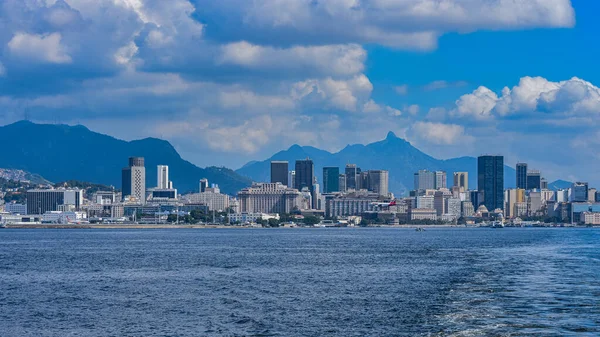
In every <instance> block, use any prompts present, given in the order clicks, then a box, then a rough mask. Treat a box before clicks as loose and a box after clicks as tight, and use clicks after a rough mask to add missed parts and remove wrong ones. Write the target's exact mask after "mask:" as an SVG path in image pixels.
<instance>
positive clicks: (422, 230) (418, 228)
mask: <svg viewBox="0 0 600 337" xmlns="http://www.w3.org/2000/svg"><path fill="white" fill-rule="evenodd" d="M415 231H417V232H424V231H425V229H424V228H421V227H417V228H415Z"/></svg>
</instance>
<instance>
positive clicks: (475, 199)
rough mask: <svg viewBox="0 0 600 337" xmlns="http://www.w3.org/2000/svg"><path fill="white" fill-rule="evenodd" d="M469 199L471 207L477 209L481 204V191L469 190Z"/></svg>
mask: <svg viewBox="0 0 600 337" xmlns="http://www.w3.org/2000/svg"><path fill="white" fill-rule="evenodd" d="M469 200H471V203H472V204H473V207H475V209H477V208H478V207H479V206H481V203H482V202H483V196H482V193H481V192H479V191H469Z"/></svg>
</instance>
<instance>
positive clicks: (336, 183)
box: [323, 167, 340, 193]
mask: <svg viewBox="0 0 600 337" xmlns="http://www.w3.org/2000/svg"><path fill="white" fill-rule="evenodd" d="M339 191H340V168H339V167H323V193H333V192H339Z"/></svg>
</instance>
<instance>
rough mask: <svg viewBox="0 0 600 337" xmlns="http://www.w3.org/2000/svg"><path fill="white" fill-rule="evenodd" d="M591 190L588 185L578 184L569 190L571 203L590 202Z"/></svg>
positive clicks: (574, 184)
mask: <svg viewBox="0 0 600 337" xmlns="http://www.w3.org/2000/svg"><path fill="white" fill-rule="evenodd" d="M588 194H589V188H588V183H582V182H576V183H573V184H572V185H571V188H570V189H569V201H572V202H586V201H588Z"/></svg>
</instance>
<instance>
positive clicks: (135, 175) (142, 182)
mask: <svg viewBox="0 0 600 337" xmlns="http://www.w3.org/2000/svg"><path fill="white" fill-rule="evenodd" d="M122 192H123V198H125V197H127V196H130V197H134V198H135V199H136V200H138V201H139V202H140V203H142V204H145V203H146V168H145V167H144V158H142V157H131V158H129V167H126V168H124V169H123V170H122Z"/></svg>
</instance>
